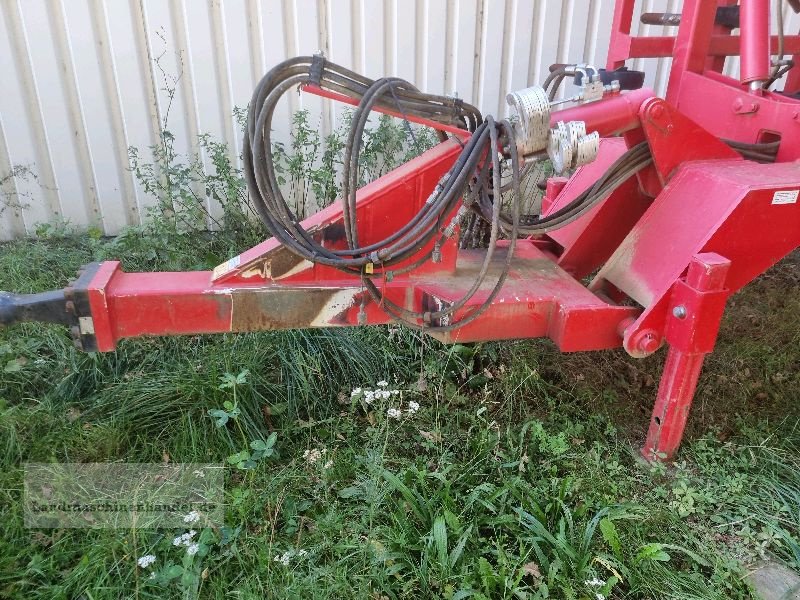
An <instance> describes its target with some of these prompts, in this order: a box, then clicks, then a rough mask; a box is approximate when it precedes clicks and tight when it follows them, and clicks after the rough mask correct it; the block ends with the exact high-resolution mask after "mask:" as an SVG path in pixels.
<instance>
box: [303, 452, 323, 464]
mask: <svg viewBox="0 0 800 600" xmlns="http://www.w3.org/2000/svg"><path fill="white" fill-rule="evenodd" d="M324 452H325V449H324V448H323V449H322V450H319V449H317V448H313V449H312V450H306V451H305V452H303V458H305V459H306V462H307V463H308V464H310V465H313V464H315V463H316V462H317V461H318V460H319V459H320V458H322V455H323V453H324Z"/></svg>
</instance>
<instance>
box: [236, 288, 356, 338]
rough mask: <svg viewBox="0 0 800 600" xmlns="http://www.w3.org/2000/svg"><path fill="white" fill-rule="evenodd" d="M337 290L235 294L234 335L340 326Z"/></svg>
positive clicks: (239, 292) (245, 291)
mask: <svg viewBox="0 0 800 600" xmlns="http://www.w3.org/2000/svg"><path fill="white" fill-rule="evenodd" d="M343 291H344V290H341V289H337V288H295V289H274V290H263V289H262V290H241V291H236V292H234V293H233V294H231V305H232V306H231V308H232V314H231V331H239V332H241V331H263V330H271V329H299V328H306V327H312V326H316V327H319V326H325V325H337V324H338V323H337V322H336V318H335V317H336V315H337V314H338V313H340V312H341V311H342V306H341V303H340V302H337V301H336V296H337V294H339V295H341V294H342V292H343Z"/></svg>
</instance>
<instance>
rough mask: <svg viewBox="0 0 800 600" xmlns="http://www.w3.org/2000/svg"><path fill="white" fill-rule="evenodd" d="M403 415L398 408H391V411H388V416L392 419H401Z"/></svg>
mask: <svg viewBox="0 0 800 600" xmlns="http://www.w3.org/2000/svg"><path fill="white" fill-rule="evenodd" d="M401 415H402V413H401V412H400V409H398V408H390V409H389V410H387V411H386V416H387V417H389V418H390V419H399V418H400V416H401Z"/></svg>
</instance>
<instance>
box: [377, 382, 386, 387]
mask: <svg viewBox="0 0 800 600" xmlns="http://www.w3.org/2000/svg"><path fill="white" fill-rule="evenodd" d="M377 386H378V387H382V388H385V387H388V386H389V382H388V381H379V382H378V383H377Z"/></svg>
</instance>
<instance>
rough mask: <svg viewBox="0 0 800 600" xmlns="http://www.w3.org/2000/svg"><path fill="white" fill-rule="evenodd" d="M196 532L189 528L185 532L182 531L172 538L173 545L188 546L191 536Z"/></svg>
mask: <svg viewBox="0 0 800 600" xmlns="http://www.w3.org/2000/svg"><path fill="white" fill-rule="evenodd" d="M196 534H197V532H196V531H195V530H194V529H190V530H189V531H187V532H186V533H182V534H181V535H179V536H178V537H176V538H175V539H173V540H172V545H173V546H188V545H189V544H191V543H192V538H193V537H194V536H195V535H196Z"/></svg>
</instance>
